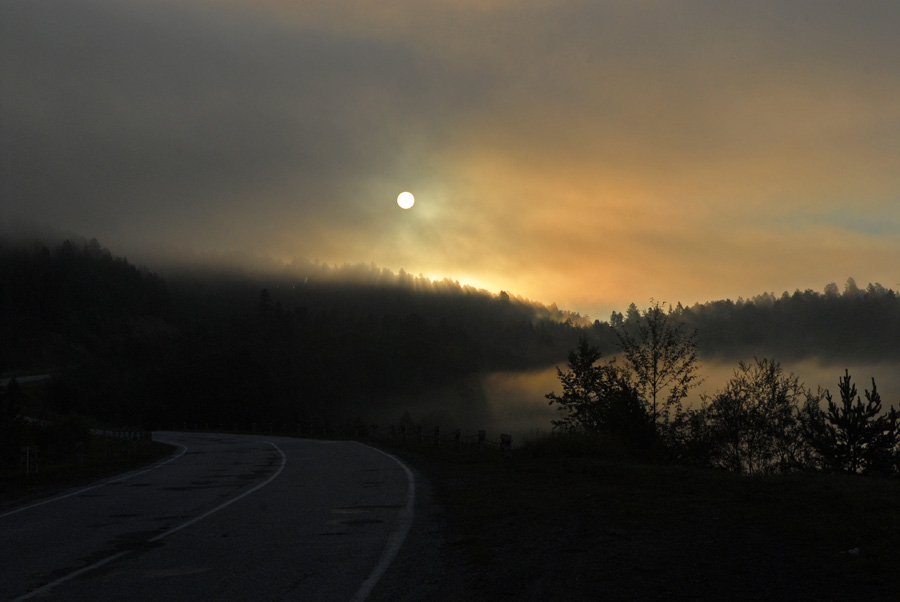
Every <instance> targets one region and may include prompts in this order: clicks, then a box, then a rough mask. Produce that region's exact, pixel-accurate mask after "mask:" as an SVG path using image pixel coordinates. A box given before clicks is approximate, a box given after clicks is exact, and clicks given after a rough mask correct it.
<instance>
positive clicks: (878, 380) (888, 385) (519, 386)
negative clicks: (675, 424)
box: [482, 357, 900, 441]
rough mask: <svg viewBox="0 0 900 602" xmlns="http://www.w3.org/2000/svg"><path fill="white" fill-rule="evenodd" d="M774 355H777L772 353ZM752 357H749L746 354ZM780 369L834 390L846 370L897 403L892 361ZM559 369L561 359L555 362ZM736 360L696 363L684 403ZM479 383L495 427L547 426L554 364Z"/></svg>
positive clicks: (712, 387) (523, 434)
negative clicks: (694, 383) (695, 383)
mask: <svg viewBox="0 0 900 602" xmlns="http://www.w3.org/2000/svg"><path fill="white" fill-rule="evenodd" d="M773 359H776V360H777V358H773ZM745 361H746V362H752V361H753V358H752V357H750V358H747V359H746V360H745ZM781 365H782V368H783V369H784V372H785V373H786V374H790V373H793V374H794V375H795V376H797V377H798V378H799V380H800V383H801V384H803V385H804V386H805V387H806V388H807V389H809V390H812V391H815V390H816V389H817V388H818V387H822V389H828V390H830V391H831V392H832V394H833V395H837V384H838V378H839V377H842V376H843V375H844V370H845V369H847V370H849V373H850V376H851V377H852V380H853V382H854V383H855V384H856V386H857V389H858V391H859V395H860V396H862V395H863V391H864V390H867V389H868V390H871V388H872V378H874V379H875V384H876V385H877V386H878V392H879V393H880V394H881V400H882V406H883V408H884V409H887V408H888V407H889V406H891V405H893V406H896V407H900V369H898V367H900V366H898V363H897V362H881V363H865V362H857V363H847V364H837V363H828V362H823V361H819V360H814V359H808V360H794V361H789V362H781ZM559 367H560V368H561V369H563V370H565V369H566V366H565V363H561V364H559ZM737 367H738V363H737V362H736V361H735V362H733V363H730V362H723V361H712V362H705V363H703V365H702V366H701V370H700V376H701V378H703V382H702V383H701V384H700V386H699V387H697V388H696V389H694V390H693V391H692V392H691V394H690V395H689V396H688V398H687V399H686V400H685V405H686V406H687V407H690V408H697V407H699V406H700V404H701V403H702V399H703V397H704V396H710V397H711V396H713V395H715V393H716V392H717V391H719V390H721V389H722V388H723V387H724V386H725V384H726V383H727V382H728V380H729V379H730V378H731V377H732V376H733V375H734V371H735V369H737ZM482 386H483V388H484V394H485V398H486V402H487V406H488V408H489V410H490V412H491V421H492V423H491V424H490V427H491V428H492V429H494V430H495V431H496V432H501V431H502V432H505V433H511V434H512V435H513V437H514V441H521V440H522V439H523V438H527V437H528V436H529V435H531V434H533V433H535V432H538V431H542V432H548V431H550V430H552V428H553V425H552V423H551V421H552V420H553V419H555V418H557V415H558V411H557V409H556V406H550V405H549V403H548V401H547V399H546V397H545V395H546V394H547V393H550V392H555V393H561V392H562V388H561V387H560V384H559V380H558V378H557V373H556V366H548V367H546V368H542V369H539V370H531V371H527V372H493V373H491V374H488V375H486V376H484V377H483V379H482Z"/></svg>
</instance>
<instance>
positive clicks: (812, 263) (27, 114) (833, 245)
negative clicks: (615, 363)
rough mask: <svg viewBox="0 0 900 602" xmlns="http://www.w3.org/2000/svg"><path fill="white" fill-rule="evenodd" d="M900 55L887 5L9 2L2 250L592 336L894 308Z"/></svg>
mask: <svg viewBox="0 0 900 602" xmlns="http://www.w3.org/2000/svg"><path fill="white" fill-rule="evenodd" d="M898 29H900V4H898V3H897V2H893V1H884V2H876V1H871V2H851V1H843V2H835V1H830V0H806V1H796V2H792V1H789V0H753V1H746V2H744V1H740V0H735V1H729V2H721V1H717V0H710V1H690V0H686V1H678V2H675V1H669V0H632V1H602V0H599V1H570V0H559V1H554V2H539V1H529V0H516V1H512V0H510V1H506V0H454V1H450V0H429V1H422V0H398V1H390V0H388V1H379V2H354V1H342V0H304V1H302V2H301V1H299V0H292V1H287V0H177V1H175V0H141V1H139V2H138V1H133V2H122V1H121V0H42V1H40V2H35V1H34V0H0V225H3V224H5V227H6V228H7V229H13V230H15V229H17V228H25V227H30V225H34V226H35V227H46V228H53V229H57V230H62V231H65V232H73V233H77V234H79V235H81V236H84V237H87V238H92V237H96V238H98V239H99V240H100V242H101V243H102V244H103V245H105V246H107V247H108V248H110V250H112V251H113V252H114V253H115V254H118V255H127V256H129V257H140V258H148V259H149V260H150V261H152V260H163V259H173V258H175V259H178V258H181V259H189V260H192V261H193V260H202V261H220V260H221V261H224V260H227V258H229V257H231V258H235V257H242V258H254V257H261V258H270V259H273V260H275V261H277V262H291V261H292V260H294V259H298V260H312V261H318V262H325V263H328V264H335V265H338V264H344V263H366V264H369V263H374V264H376V265H377V266H379V267H382V268H387V269H390V270H393V271H398V270H401V269H403V270H405V271H406V272H408V273H411V274H414V275H418V274H422V275H424V276H427V277H430V278H434V279H443V278H450V279H452V280H458V281H460V282H462V283H465V284H472V285H474V286H477V287H482V288H485V289H487V290H490V291H494V292H499V291H500V290H506V291H509V292H510V293H512V294H515V295H520V296H523V297H526V298H529V299H532V300H535V301H539V302H542V303H545V304H551V303H556V304H558V306H559V307H560V308H565V309H571V310H575V311H580V312H582V313H584V314H588V315H590V316H591V317H596V318H600V319H605V318H607V317H608V315H609V311H610V310H619V311H621V310H622V309H623V308H625V307H627V305H628V304H629V303H631V302H636V303H637V304H638V305H639V306H645V305H647V304H648V303H649V301H650V300H651V299H654V300H657V301H663V302H669V303H672V304H674V303H677V302H682V303H684V304H686V305H687V304H692V303H695V302H704V301H709V300H715V299H723V298H732V299H736V298H738V297H740V296H744V297H751V296H754V295H756V294H759V293H762V292H775V293H776V294H780V293H781V292H782V291H785V290H787V291H790V292H793V291H794V290H795V289H801V290H804V289H807V288H812V289H814V290H819V291H821V290H823V289H824V287H825V285H826V284H828V283H829V282H836V283H838V284H839V285H842V284H843V283H844V282H845V281H846V280H847V278H848V277H853V278H854V279H855V280H856V281H857V282H858V283H860V284H862V285H863V286H864V285H865V284H866V283H868V282H879V283H881V284H883V285H884V286H886V287H889V288H894V289H898V288H900V273H898V268H897V265H898V262H897V259H898V258H900V69H898V65H900V38H898V36H897V35H896V32H897V31H898ZM404 190H408V191H410V192H412V193H413V194H415V196H416V204H415V206H414V207H413V208H412V209H409V210H403V209H401V208H400V207H398V206H397V203H396V198H397V195H398V194H399V193H400V192H401V191H404ZM223 258H225V259H223ZM151 267H152V264H151Z"/></svg>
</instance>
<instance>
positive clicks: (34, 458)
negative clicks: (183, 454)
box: [20, 429, 151, 477]
mask: <svg viewBox="0 0 900 602" xmlns="http://www.w3.org/2000/svg"><path fill="white" fill-rule="evenodd" d="M90 433H91V435H95V436H98V437H104V438H106V457H107V458H113V457H114V456H117V455H119V456H121V455H132V454H134V453H137V452H138V451H141V450H144V449H146V448H147V447H148V446H149V445H150V442H151V433H150V431H126V430H104V429H91V431H90ZM65 456H69V457H74V459H75V463H76V464H77V466H79V467H81V466H83V465H84V444H83V443H76V444H75V446H74V447H73V448H72V449H64V450H61V451H60V450H59V449H58V448H57V447H56V446H55V445H50V447H49V449H43V450H42V449H41V448H40V447H39V446H37V445H25V446H23V447H22V448H21V453H20V464H21V467H22V474H23V475H24V476H26V477H30V476H31V475H36V474H38V471H39V469H40V464H39V463H38V460H39V459H42V460H43V461H44V462H45V463H46V464H48V465H51V466H52V465H54V464H55V463H56V462H57V461H58V459H59V458H60V457H65Z"/></svg>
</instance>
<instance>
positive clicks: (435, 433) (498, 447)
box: [357, 424, 512, 457]
mask: <svg viewBox="0 0 900 602" xmlns="http://www.w3.org/2000/svg"><path fill="white" fill-rule="evenodd" d="M357 435H358V436H360V437H361V438H365V437H366V436H368V437H371V438H373V439H376V440H383V441H386V440H390V441H413V442H418V443H420V444H423V445H425V444H430V445H433V446H435V447H440V446H447V445H449V446H451V447H453V448H455V449H456V450H458V451H461V450H462V449H463V448H464V447H469V448H475V449H478V450H494V451H499V452H500V453H501V454H502V455H504V456H507V457H509V456H511V455H512V436H511V435H508V434H506V433H502V434H501V435H500V439H499V440H498V441H494V440H491V439H488V436H487V431H486V430H484V429H479V430H478V432H476V433H474V434H471V435H463V433H462V429H458V428H457V429H453V431H451V433H450V436H449V437H442V436H441V427H440V426H435V427H434V428H433V429H432V428H429V429H425V428H423V427H422V426H421V425H406V424H401V425H399V426H397V425H393V424H391V425H388V426H387V427H379V426H378V425H376V424H372V425H369V426H368V427H365V428H362V427H360V429H359V432H358V433H357Z"/></svg>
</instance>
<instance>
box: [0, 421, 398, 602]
mask: <svg viewBox="0 0 900 602" xmlns="http://www.w3.org/2000/svg"><path fill="white" fill-rule="evenodd" d="M154 438H155V439H157V440H159V441H164V442H166V443H172V444H174V445H177V446H178V451H177V452H176V453H175V454H174V455H173V456H172V457H170V458H168V459H166V460H165V461H163V462H161V463H159V464H157V465H155V466H153V467H149V468H146V469H142V470H138V471H135V472H132V473H127V474H124V475H121V476H120V477H117V478H115V479H110V480H108V481H103V482H100V483H98V484H95V485H93V486H91V487H86V488H82V489H78V490H73V491H70V492H65V493H63V494H61V495H59V496H56V497H54V498H50V499H47V500H42V501H40V502H37V503H33V504H31V505H27V506H23V507H19V508H16V509H13V510H8V511H6V512H5V513H3V514H0V572H2V577H0V600H16V601H18V600H29V599H52V600H216V601H223V602H227V601H230V600H234V601H238V600H240V601H246V600H340V601H361V600H364V599H365V598H366V597H367V596H368V594H369V592H370V591H371V589H372V587H374V585H375V583H376V582H377V581H378V579H379V578H380V576H381V574H382V573H383V572H384V571H385V570H386V569H387V567H388V566H389V565H390V563H391V561H392V560H393V558H394V556H395V554H396V553H397V551H398V550H399V548H400V545H401V544H402V543H403V539H404V537H405V536H406V533H407V531H408V530H409V527H410V524H411V521H412V514H413V502H414V496H415V480H414V478H413V475H412V473H411V472H410V471H409V469H408V468H407V467H406V466H405V465H403V464H402V463H401V462H400V461H399V460H397V459H396V458H394V457H393V456H390V455H388V454H385V453H384V452H381V451H379V450H377V449H374V448H372V447H368V446H366V445H363V444H360V443H355V442H346V441H342V442H330V441H313V440H303V439H290V438H281V437H258V436H239V435H210V434H187V433H154Z"/></svg>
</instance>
